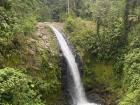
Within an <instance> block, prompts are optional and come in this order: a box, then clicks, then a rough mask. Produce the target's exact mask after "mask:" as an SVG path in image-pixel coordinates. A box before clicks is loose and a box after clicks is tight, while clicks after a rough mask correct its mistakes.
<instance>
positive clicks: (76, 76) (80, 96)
mask: <svg viewBox="0 0 140 105" xmlns="http://www.w3.org/2000/svg"><path fill="white" fill-rule="evenodd" d="M50 27H51V28H52V30H53V31H54V33H55V35H56V38H57V40H58V43H59V45H60V48H61V50H62V53H63V55H64V57H65V59H66V60H67V63H68V66H69V68H70V73H71V75H72V78H73V80H74V92H75V95H76V96H72V97H73V99H74V98H76V102H74V104H76V105H96V104H94V103H89V102H88V101H87V98H86V96H85V91H84V89H83V85H82V83H81V78H80V73H79V70H78V66H77V63H76V61H75V57H74V55H73V53H72V51H71V49H70V48H69V46H68V44H67V42H66V40H65V38H64V37H63V35H62V34H61V33H60V32H59V31H58V30H57V29H56V28H55V27H53V26H50Z"/></svg>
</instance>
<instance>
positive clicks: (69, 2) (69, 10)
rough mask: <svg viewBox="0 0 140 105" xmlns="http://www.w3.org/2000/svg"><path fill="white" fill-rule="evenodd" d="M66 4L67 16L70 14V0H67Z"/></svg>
mask: <svg viewBox="0 0 140 105" xmlns="http://www.w3.org/2000/svg"><path fill="white" fill-rule="evenodd" d="M67 3H68V14H70V0H68V1H67Z"/></svg>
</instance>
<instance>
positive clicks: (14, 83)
mask: <svg viewBox="0 0 140 105" xmlns="http://www.w3.org/2000/svg"><path fill="white" fill-rule="evenodd" d="M34 86H35V85H34V83H33V81H32V80H31V78H29V77H28V76H27V75H26V74H24V73H22V72H21V70H20V71H19V70H15V69H12V68H5V69H0V104H2V105H44V104H43V103H42V102H41V100H40V96H39V95H38V94H37V91H36V90H35V87H34Z"/></svg>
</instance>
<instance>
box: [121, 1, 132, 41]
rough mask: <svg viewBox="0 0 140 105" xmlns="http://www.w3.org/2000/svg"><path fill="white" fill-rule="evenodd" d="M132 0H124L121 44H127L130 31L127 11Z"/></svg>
mask: <svg viewBox="0 0 140 105" xmlns="http://www.w3.org/2000/svg"><path fill="white" fill-rule="evenodd" d="M131 1H132V0H125V8H124V35H123V38H122V40H123V42H124V43H125V44H127V40H128V32H129V29H130V24H129V9H130V2H131Z"/></svg>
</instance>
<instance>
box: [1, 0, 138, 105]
mask: <svg viewBox="0 0 140 105" xmlns="http://www.w3.org/2000/svg"><path fill="white" fill-rule="evenodd" d="M68 1H69V2H68ZM43 22H46V23H43ZM47 22H49V23H51V22H59V23H63V24H64V26H62V27H63V30H61V31H63V32H64V33H65V34H66V36H67V38H68V39H69V41H70V43H71V44H72V45H73V46H74V48H75V51H76V53H77V54H79V56H80V58H81V59H82V61H83V66H84V71H83V81H84V86H85V90H86V91H87V92H91V93H96V94H99V96H100V97H102V98H103V100H104V101H105V102H104V103H105V105H140V35H139V34H140V0H0V105H65V99H64V97H63V93H62V87H61V86H62V85H61V84H62V82H61V76H62V75H61V67H60V62H61V61H60V56H59V48H58V45H57V42H56V39H55V37H54V36H53V33H52V31H51V29H50V28H49V27H48V26H47V25H48V24H49V23H47ZM54 24H57V23H54ZM58 28H60V26H59V25H58ZM103 94H106V95H105V96H103Z"/></svg>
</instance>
